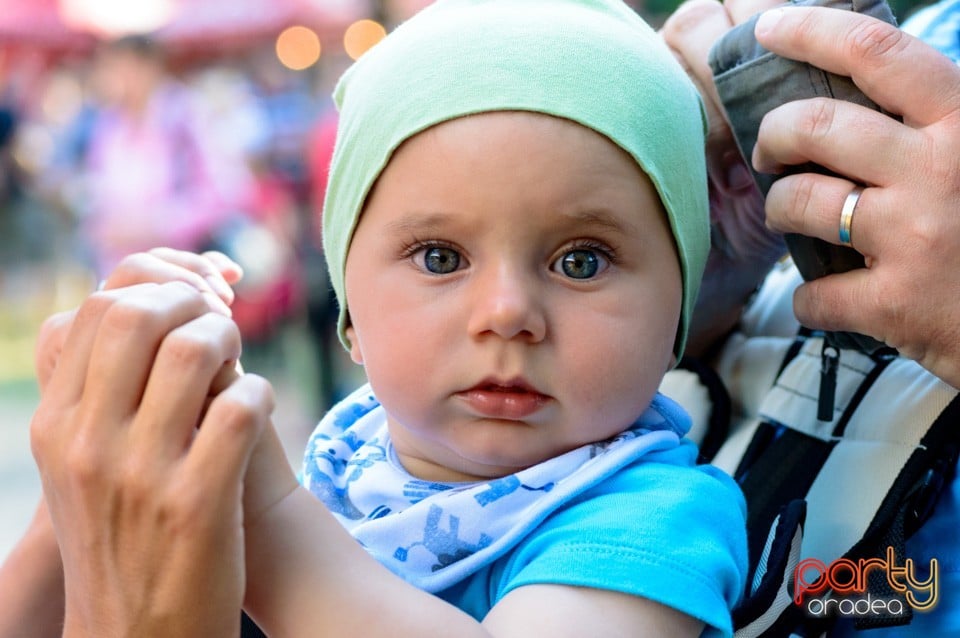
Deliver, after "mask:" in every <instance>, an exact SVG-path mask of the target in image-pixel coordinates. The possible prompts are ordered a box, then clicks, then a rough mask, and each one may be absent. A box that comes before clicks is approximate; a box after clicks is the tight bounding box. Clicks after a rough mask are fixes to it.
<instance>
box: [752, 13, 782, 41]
mask: <svg viewBox="0 0 960 638" xmlns="http://www.w3.org/2000/svg"><path fill="white" fill-rule="evenodd" d="M781 17H783V9H771V10H769V11H764V12H763V13H761V14H760V17H759V18H757V24H756V26H755V27H754V29H753V33H754V34H755V35H756V36H757V37H760V36H763V35H766V34H768V33H770V32H771V31H773V30H774V29H775V28H776V26H777V23H778V22H780V18H781Z"/></svg>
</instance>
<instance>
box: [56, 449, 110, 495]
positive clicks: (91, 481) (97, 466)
mask: <svg viewBox="0 0 960 638" xmlns="http://www.w3.org/2000/svg"><path fill="white" fill-rule="evenodd" d="M63 467H64V470H65V471H66V473H67V474H68V475H69V476H70V478H71V481H72V482H73V484H74V485H76V486H77V487H80V488H81V489H83V488H86V489H92V488H97V487H98V486H100V485H101V484H102V483H103V481H104V480H105V479H106V475H107V464H106V463H105V462H104V459H103V454H102V453H101V451H100V448H99V446H96V445H91V444H89V443H87V442H84V441H83V440H82V439H80V440H78V441H75V442H74V443H73V444H71V445H70V446H69V448H68V449H67V451H66V453H65V454H64V457H63Z"/></svg>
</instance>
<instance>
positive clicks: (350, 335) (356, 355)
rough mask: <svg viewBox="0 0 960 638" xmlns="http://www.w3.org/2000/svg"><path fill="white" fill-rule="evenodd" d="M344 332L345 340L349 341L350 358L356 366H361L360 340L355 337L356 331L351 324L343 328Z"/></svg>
mask: <svg viewBox="0 0 960 638" xmlns="http://www.w3.org/2000/svg"><path fill="white" fill-rule="evenodd" d="M344 334H346V335H347V341H349V342H350V359H352V360H353V362H354V363H356V364H357V365H358V366H362V365H363V353H362V352H360V340H359V339H357V331H356V330H354V329H353V326H348V327H347V329H346V330H344Z"/></svg>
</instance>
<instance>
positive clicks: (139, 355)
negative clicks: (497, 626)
mask: <svg viewBox="0 0 960 638" xmlns="http://www.w3.org/2000/svg"><path fill="white" fill-rule="evenodd" d="M109 292H113V293H116V294H115V297H116V299H115V300H114V301H113V303H112V304H111V305H110V307H109V308H107V309H106V311H105V312H104V313H103V318H102V320H101V321H100V326H99V328H98V330H97V336H96V340H95V342H94V348H93V351H92V352H90V355H89V357H90V364H89V368H88V373H87V379H86V387H85V388H84V400H85V409H87V410H90V411H91V412H90V414H91V415H93V416H95V418H94V419H92V421H94V422H102V423H104V424H107V423H121V422H123V423H128V422H129V419H130V418H131V417H133V415H134V414H135V412H136V410H137V407H138V406H139V404H140V401H141V398H142V396H143V390H144V388H145V386H146V383H147V379H148V376H149V374H150V371H151V369H152V367H153V365H154V359H155V357H156V354H157V351H158V349H159V347H160V344H161V342H162V341H163V339H164V338H165V337H166V336H167V334H169V333H170V332H171V331H172V330H174V329H175V328H177V327H179V326H182V325H183V324H185V323H187V322H189V321H191V320H193V319H196V318H197V317H199V316H201V315H203V314H205V313H206V312H208V310H209V306H208V304H207V302H206V301H205V300H204V298H203V297H202V295H200V294H199V293H198V292H197V290H196V289H195V288H193V287H192V286H189V285H187V284H184V283H182V282H179V281H174V282H170V283H166V284H160V285H156V284H145V285H143V286H135V287H133V288H125V289H122V290H120V291H108V293H109ZM108 293H101V294H108ZM94 427H96V426H94Z"/></svg>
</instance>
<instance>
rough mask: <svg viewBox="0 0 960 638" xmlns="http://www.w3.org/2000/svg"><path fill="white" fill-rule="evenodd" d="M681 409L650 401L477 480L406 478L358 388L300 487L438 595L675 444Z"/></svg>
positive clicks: (375, 410)
mask: <svg viewBox="0 0 960 638" xmlns="http://www.w3.org/2000/svg"><path fill="white" fill-rule="evenodd" d="M688 429H689V418H688V417H687V415H686V413H685V412H684V411H683V409H682V408H680V406H678V405H677V404H676V403H674V402H673V401H671V400H670V399H668V398H666V397H665V396H663V395H660V394H658V395H656V396H655V397H654V399H653V401H652V402H651V405H650V407H649V409H647V411H646V412H644V413H643V415H642V416H641V417H640V418H639V419H637V421H636V422H635V423H634V425H633V426H631V427H630V428H629V429H627V430H626V431H624V432H622V433H621V434H619V435H617V436H615V437H613V438H612V439H608V440H606V441H601V442H599V443H591V444H589V445H584V446H582V447H579V448H577V449H575V450H571V451H570V452H567V453H565V454H562V455H560V456H557V457H554V458H552V459H549V460H547V461H544V462H543V463H540V464H538V465H535V466H533V467H530V468H527V469H525V470H521V471H520V472H517V473H515V474H510V475H508V476H504V477H502V478H499V479H492V480H490V481H484V482H477V483H438V482H431V481H423V480H420V479H418V478H416V477H415V476H412V475H411V474H409V473H407V472H406V471H405V470H404V469H403V466H402V465H401V464H400V461H399V459H398V458H397V455H396V452H395V451H394V449H393V446H392V444H391V442H390V435H389V432H388V431H387V419H386V413H385V412H384V410H383V408H382V407H381V406H380V403H379V402H378V401H377V399H376V398H375V397H374V395H373V392H372V390H371V389H370V386H369V385H365V386H363V387H361V388H360V389H358V390H357V391H356V392H354V393H353V394H351V395H350V396H349V397H347V398H346V399H344V400H343V401H342V402H340V403H339V404H338V405H336V406H335V407H334V408H333V409H332V410H331V411H330V412H329V413H328V414H327V415H326V416H325V417H324V418H323V420H322V421H320V424H319V425H318V426H317V429H316V430H315V431H314V432H313V434H312V435H311V437H310V440H309V443H308V444H307V451H306V455H305V458H304V465H303V471H302V475H301V481H302V482H303V484H304V486H305V487H306V488H307V489H309V490H310V491H311V492H312V493H313V494H314V495H315V496H316V497H317V498H319V499H320V500H321V501H323V502H324V504H325V505H326V506H327V508H328V509H329V510H330V511H331V512H332V513H333V514H334V516H335V517H336V518H337V520H339V521H340V523H341V524H342V525H343V526H344V527H345V528H346V529H347V530H348V531H349V532H350V534H352V535H353V537H354V538H356V539H357V540H358V541H359V542H360V543H361V544H362V545H363V546H364V547H365V548H366V549H367V551H368V552H369V553H370V554H371V555H372V556H373V557H374V558H376V559H377V560H378V561H379V562H380V563H382V564H383V565H384V566H386V567H387V568H389V569H390V570H391V571H393V572H394V573H396V574H398V575H399V576H401V577H402V578H404V579H405V580H406V581H407V582H409V583H411V584H413V585H415V586H416V587H418V588H420V589H423V590H425V591H430V592H438V591H442V590H444V589H446V588H448V587H450V586H451V585H453V584H454V583H456V582H458V581H460V580H462V579H463V578H466V577H467V576H468V575H470V574H471V573H473V572H475V571H476V570H478V569H480V568H481V567H483V566H485V565H487V564H489V563H491V562H492V561H494V560H496V559H497V558H499V557H500V556H502V555H504V554H505V553H506V552H507V551H508V550H509V549H510V548H512V547H513V546H514V545H516V543H518V542H519V541H520V540H521V539H522V538H523V537H524V536H526V535H527V534H528V533H530V531H532V530H533V529H534V528H536V527H537V525H538V524H539V523H540V522H541V521H542V520H543V519H544V518H546V517H547V516H549V515H550V514H551V513H552V512H554V511H555V510H556V509H557V508H559V507H560V506H561V505H563V504H564V503H566V502H568V501H569V500H570V499H571V498H573V497H575V496H577V495H578V494H580V493H582V492H583V491H585V490H587V489H589V488H591V487H593V486H594V485H596V484H597V483H599V482H600V481H602V480H604V479H605V478H606V477H608V476H610V475H612V474H613V473H615V472H617V471H618V470H620V469H621V468H623V467H625V466H627V465H629V464H631V463H633V462H635V461H636V460H637V459H639V458H641V457H642V456H644V455H646V454H648V453H651V452H657V451H662V450H667V449H670V448H673V447H675V446H677V445H678V443H679V441H680V437H682V436H683V435H684V434H685V433H686V432H687V430H688Z"/></svg>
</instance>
